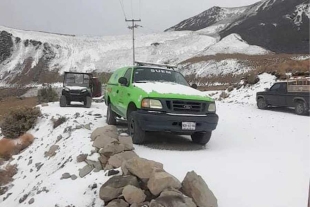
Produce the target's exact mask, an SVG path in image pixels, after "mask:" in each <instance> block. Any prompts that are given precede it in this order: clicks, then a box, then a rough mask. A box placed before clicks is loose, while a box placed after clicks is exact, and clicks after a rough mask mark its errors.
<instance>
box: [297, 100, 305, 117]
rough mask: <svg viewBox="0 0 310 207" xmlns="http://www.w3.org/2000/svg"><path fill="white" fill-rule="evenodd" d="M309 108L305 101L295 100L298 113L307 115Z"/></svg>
mask: <svg viewBox="0 0 310 207" xmlns="http://www.w3.org/2000/svg"><path fill="white" fill-rule="evenodd" d="M307 111H308V109H307V107H306V105H305V103H304V102H303V101H296V102H295V113H296V114H298V115H305V114H306V113H307Z"/></svg>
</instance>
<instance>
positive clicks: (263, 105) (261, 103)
mask: <svg viewBox="0 0 310 207" xmlns="http://www.w3.org/2000/svg"><path fill="white" fill-rule="evenodd" d="M267 106H268V105H267V103H266V101H265V99H264V98H259V99H258V100H257V108H259V109H266V108H267Z"/></svg>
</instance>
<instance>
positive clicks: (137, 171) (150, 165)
mask: <svg viewBox="0 0 310 207" xmlns="http://www.w3.org/2000/svg"><path fill="white" fill-rule="evenodd" d="M125 167H126V168H127V170H128V171H129V172H130V173H131V174H133V175H136V176H137V177H139V178H140V179H143V180H148V179H149V178H150V177H151V175H152V172H153V170H154V169H155V168H156V169H163V164H161V163H159V162H155V161H151V160H147V159H144V158H140V157H136V158H133V159H130V160H128V161H126V164H125Z"/></svg>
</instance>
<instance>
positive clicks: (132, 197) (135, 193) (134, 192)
mask: <svg viewBox="0 0 310 207" xmlns="http://www.w3.org/2000/svg"><path fill="white" fill-rule="evenodd" d="M123 196H124V198H125V200H126V201H127V202H128V203H129V204H134V203H142V202H144V201H145V198H146V195H145V194H144V192H143V190H141V189H140V188H137V187H135V186H132V185H127V186H126V187H125V188H124V189H123Z"/></svg>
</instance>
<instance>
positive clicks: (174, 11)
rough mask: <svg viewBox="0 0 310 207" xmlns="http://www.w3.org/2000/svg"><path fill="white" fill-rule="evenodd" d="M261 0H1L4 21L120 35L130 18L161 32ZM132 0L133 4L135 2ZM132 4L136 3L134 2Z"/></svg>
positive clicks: (28, 27)
mask: <svg viewBox="0 0 310 207" xmlns="http://www.w3.org/2000/svg"><path fill="white" fill-rule="evenodd" d="M257 1H258V0H0V25H2V26H8V27H12V28H18V29H26V30H36V31H47V32H54V33H64V34H76V35H119V34H127V33H129V32H130V31H129V30H128V29H127V28H126V23H125V21H124V14H123V12H122V7H121V3H122V2H123V5H124V10H125V15H126V17H127V18H128V19H131V18H136V19H139V18H141V20H142V22H141V23H139V24H141V25H142V26H143V27H144V28H143V29H139V30H140V32H143V33H150V32H160V31H163V30H165V29H167V28H169V27H171V26H173V25H175V24H177V23H179V22H180V21H182V20H184V19H186V18H189V17H192V16H195V15H197V14H199V13H200V12H203V11H204V10H207V9H209V8H211V7H213V6H222V7H237V6H245V5H250V4H253V3H255V2H257ZM131 2H132V4H131ZM131 5H132V6H131Z"/></svg>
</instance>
